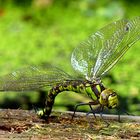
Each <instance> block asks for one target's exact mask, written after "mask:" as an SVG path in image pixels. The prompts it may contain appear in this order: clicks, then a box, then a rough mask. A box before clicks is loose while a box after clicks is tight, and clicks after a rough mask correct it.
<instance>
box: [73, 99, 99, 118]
mask: <svg viewBox="0 0 140 140" xmlns="http://www.w3.org/2000/svg"><path fill="white" fill-rule="evenodd" d="M97 104H99V102H98V101H92V102H88V103H79V104H76V105H75V108H74V113H73V115H72V120H73V118H74V116H75V112H76V110H77V108H78V107H79V106H84V105H89V107H90V109H91V110H92V113H93V115H94V117H95V118H96V116H95V113H94V110H93V108H92V105H97Z"/></svg>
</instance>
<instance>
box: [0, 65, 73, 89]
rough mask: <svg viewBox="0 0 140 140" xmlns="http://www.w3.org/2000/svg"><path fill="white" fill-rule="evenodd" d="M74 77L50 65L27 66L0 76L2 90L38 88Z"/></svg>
mask: <svg viewBox="0 0 140 140" xmlns="http://www.w3.org/2000/svg"><path fill="white" fill-rule="evenodd" d="M72 79H73V78H72V77H71V76H70V75H68V74H67V73H65V72H64V71H62V70H60V69H58V68H56V67H52V66H48V67H33V66H31V67H27V68H25V69H21V70H17V71H14V72H12V73H11V74H8V75H5V76H3V77H0V91H26V90H37V89H41V88H44V87H46V86H52V85H55V84H58V83H63V82H64V81H66V80H72Z"/></svg>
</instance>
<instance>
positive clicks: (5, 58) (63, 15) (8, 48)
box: [0, 0, 140, 114]
mask: <svg viewBox="0 0 140 140" xmlns="http://www.w3.org/2000/svg"><path fill="white" fill-rule="evenodd" d="M131 8H132V9H133V10H131ZM138 14H139V6H136V5H135V6H134V4H132V5H131V4H130V5H127V3H125V2H124V1H109V0H107V1H94V0H76V1H74V0H71V1H67V0H61V1H57V0H54V1H51V0H50V4H46V5H45V4H44V5H43V6H39V5H35V4H34V2H33V1H26V0H24V3H23V1H22V2H19V1H17V0H16V1H9V0H6V1H2V0H1V1H0V75H3V74H6V73H8V72H11V71H13V70H16V69H18V68H21V67H25V66H27V65H40V64H46V65H47V64H52V65H56V66H59V67H60V68H62V69H64V70H65V71H66V72H68V73H71V74H74V73H75V72H73V70H72V68H71V64H70V57H71V53H72V51H73V49H74V48H75V47H76V46H77V45H78V44H79V42H81V41H82V40H85V39H86V38H87V37H88V36H89V35H90V34H92V33H93V32H95V31H96V30H98V29H99V28H101V27H103V26H104V25H106V24H108V23H110V22H112V21H115V20H117V19H121V18H123V17H133V16H137V15H138ZM139 44H140V43H137V45H135V46H134V47H133V48H131V49H130V50H129V51H128V53H127V54H126V55H125V56H124V58H123V60H121V61H120V62H119V63H118V64H117V66H116V67H115V68H114V69H113V70H112V71H111V72H110V75H109V77H111V78H108V77H106V78H105V79H103V81H104V80H105V84H106V85H107V86H108V87H110V88H111V87H112V88H114V89H115V90H117V92H118V94H119V95H120V96H121V97H122V98H120V100H122V105H123V103H124V100H125V103H126V106H124V108H125V109H128V110H129V111H131V112H133V111H135V112H136V110H139V108H138V105H139V102H140V97H139V92H140V86H139V85H140V80H139V79H140V73H139V69H140V68H139V66H140V58H139V51H140V50H139ZM112 81H113V82H112ZM23 94H24V93H23ZM0 96H1V100H2V99H3V98H4V97H5V96H8V98H10V97H11V95H10V94H6V93H1V94H0ZM76 97H77V96H76V95H75V94H69V98H67V97H66V96H65V100H66V101H65V102H66V104H67V103H68V102H69V99H71V100H72V98H74V99H73V100H75V98H76ZM15 98H16V96H15ZM30 98H32V97H30ZM63 98H64V97H63V96H62V97H61V96H60V97H59V96H58V97H57V98H56V105H58V106H59V104H60V102H61V105H63V106H65V105H64V104H65V103H64V104H63V102H62V99H63ZM78 99H79V98H78ZM85 100H87V99H85V98H84V99H83V98H82V100H78V101H79V102H80V101H81V102H85ZM32 102H34V99H32ZM74 102H75V101H74ZM71 103H72V105H73V104H74V103H73V101H72V102H71ZM71 103H70V104H71ZM132 104H133V105H132ZM129 105H130V106H129ZM136 113H137V114H139V113H138V112H136Z"/></svg>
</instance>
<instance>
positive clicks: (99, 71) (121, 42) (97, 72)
mask: <svg viewBox="0 0 140 140" xmlns="http://www.w3.org/2000/svg"><path fill="white" fill-rule="evenodd" d="M139 39H140V17H136V18H134V19H132V20H126V19H122V20H119V21H116V22H113V23H111V24H109V25H107V26H105V27H103V28H102V29H100V30H99V31H97V32H96V33H94V34H93V35H91V36H90V37H89V38H88V40H87V41H85V42H83V43H82V44H81V45H80V46H78V47H77V48H75V50H74V51H73V53H72V57H71V64H72V66H73V68H74V69H75V70H77V71H79V72H81V73H82V74H84V75H85V76H86V78H87V79H88V80H93V79H95V78H98V77H100V76H102V75H104V74H105V73H106V72H107V71H109V70H110V69H111V68H112V67H113V66H114V65H115V64H116V62H117V61H118V60H119V59H120V58H121V57H122V56H123V54H124V53H125V52H126V51H127V50H128V49H129V48H130V47H131V46H132V45H133V44H134V43H135V42H136V41H138V40H139Z"/></svg>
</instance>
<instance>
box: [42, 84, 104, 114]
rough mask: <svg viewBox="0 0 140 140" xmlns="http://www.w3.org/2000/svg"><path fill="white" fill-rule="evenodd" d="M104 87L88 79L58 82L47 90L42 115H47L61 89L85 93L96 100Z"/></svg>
mask: <svg viewBox="0 0 140 140" xmlns="http://www.w3.org/2000/svg"><path fill="white" fill-rule="evenodd" d="M104 89H105V88H104V87H103V85H102V84H97V83H94V82H90V81H66V82H64V83H63V84H58V85H56V86H54V87H52V89H51V90H50V91H49V92H48V97H47V100H46V103H45V104H46V105H45V109H44V111H43V114H41V115H42V116H47V117H49V115H50V113H51V110H52V106H53V104H54V100H55V97H56V96H57V95H58V94H59V93H61V92H63V91H73V92H77V93H82V94H87V95H88V96H89V97H90V98H91V99H92V100H98V99H99V97H100V93H101V91H102V90H104Z"/></svg>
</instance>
